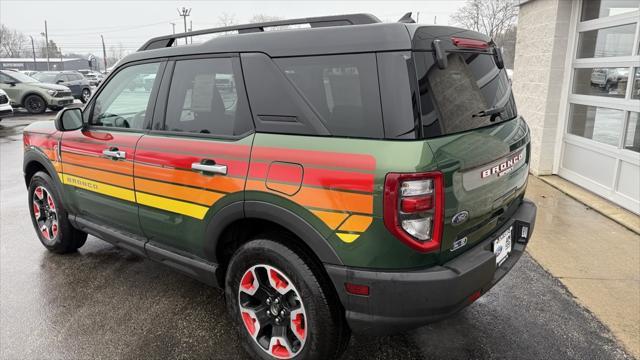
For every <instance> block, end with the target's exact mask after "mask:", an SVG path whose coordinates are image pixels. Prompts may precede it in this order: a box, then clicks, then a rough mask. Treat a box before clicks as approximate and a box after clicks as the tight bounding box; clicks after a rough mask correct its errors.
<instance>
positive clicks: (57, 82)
mask: <svg viewBox="0 0 640 360" xmlns="http://www.w3.org/2000/svg"><path fill="white" fill-rule="evenodd" d="M63 82H64V80H58V81H56V84H62V83H63Z"/></svg>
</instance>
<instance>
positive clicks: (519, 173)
mask: <svg viewBox="0 0 640 360" xmlns="http://www.w3.org/2000/svg"><path fill="white" fill-rule="evenodd" d="M497 51H498V50H497V49H496V47H495V46H494V45H493V44H492V43H491V42H490V39H488V38H487V37H485V36H484V35H482V34H479V33H476V32H471V31H465V30H461V29H457V28H450V27H420V28H417V30H416V32H415V34H414V61H415V66H416V74H417V78H418V86H419V89H420V103H421V122H422V124H421V125H422V136H423V138H425V139H427V140H428V144H429V146H430V147H431V150H432V151H433V153H434V155H435V159H436V161H437V164H438V168H439V170H440V171H442V172H443V174H444V185H445V201H444V204H445V212H444V223H445V226H444V229H443V236H442V245H441V256H440V260H441V261H442V262H444V261H447V260H449V259H451V258H453V257H455V256H457V255H459V254H461V253H463V252H464V251H465V250H466V249H469V248H471V247H472V246H473V245H474V244H476V243H478V242H479V241H481V240H483V239H486V238H487V236H489V235H490V234H491V233H493V232H495V231H496V229H497V228H499V227H500V226H501V225H502V224H504V223H505V222H506V221H507V220H508V218H509V216H510V215H511V214H512V213H513V212H514V211H515V209H516V208H517V206H518V205H519V204H520V202H521V200H522V196H523V194H524V190H525V187H526V182H527V176H528V162H529V149H528V146H529V145H528V144H529V131H528V127H527V125H526V124H525V122H524V121H523V120H522V118H520V117H519V116H518V114H517V110H516V106H515V101H514V98H513V94H512V92H511V83H510V80H509V79H508V77H507V73H506V70H505V69H504V68H503V67H504V66H503V64H502V58H501V56H500V55H501V54H499V53H498V52H497ZM454 244H455V245H454Z"/></svg>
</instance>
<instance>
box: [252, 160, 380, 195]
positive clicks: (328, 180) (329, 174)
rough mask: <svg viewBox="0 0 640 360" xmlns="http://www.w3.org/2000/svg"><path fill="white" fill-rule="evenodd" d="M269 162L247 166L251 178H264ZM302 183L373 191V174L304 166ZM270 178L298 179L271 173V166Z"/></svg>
mask: <svg viewBox="0 0 640 360" xmlns="http://www.w3.org/2000/svg"><path fill="white" fill-rule="evenodd" d="M268 169H269V164H267V163H260V162H252V163H251V167H250V168H249V177H250V178H252V179H266V178H267V171H268ZM303 173H304V177H303V184H304V185H311V186H318V187H323V188H327V189H336V190H351V191H364V192H373V185H374V175H373V174H364V173H359V172H348V171H341V170H329V169H318V168H312V167H306V168H304V171H303ZM269 177H270V180H273V181H282V182H293V183H296V182H298V180H297V179H296V178H295V177H294V178H291V177H290V176H289V177H287V174H280V173H279V172H278V173H273V166H272V169H271V171H270V172H269Z"/></svg>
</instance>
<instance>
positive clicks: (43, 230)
mask: <svg viewBox="0 0 640 360" xmlns="http://www.w3.org/2000/svg"><path fill="white" fill-rule="evenodd" d="M40 232H41V233H42V236H44V237H45V239H50V237H49V230H48V229H47V227H46V226H43V227H42V228H40Z"/></svg>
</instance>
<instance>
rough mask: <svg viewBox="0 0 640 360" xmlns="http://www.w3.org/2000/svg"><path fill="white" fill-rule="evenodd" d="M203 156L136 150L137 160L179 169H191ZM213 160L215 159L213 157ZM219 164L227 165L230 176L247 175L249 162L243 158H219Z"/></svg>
mask: <svg viewBox="0 0 640 360" xmlns="http://www.w3.org/2000/svg"><path fill="white" fill-rule="evenodd" d="M202 160H203V158H202V157H197V156H191V155H181V154H172V153H163V152H159V151H150V150H145V149H140V148H138V151H136V157H135V162H141V163H146V164H152V165H159V166H165V167H170V168H178V169H191V164H193V163H199V162H201V161H202ZM211 160H214V157H212V159H211ZM216 163H217V164H220V165H226V166H227V174H228V175H230V176H239V177H244V176H246V175H247V168H248V167H249V163H248V162H247V161H242V160H232V159H218V161H216Z"/></svg>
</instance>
